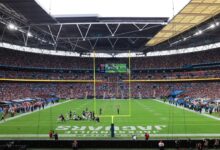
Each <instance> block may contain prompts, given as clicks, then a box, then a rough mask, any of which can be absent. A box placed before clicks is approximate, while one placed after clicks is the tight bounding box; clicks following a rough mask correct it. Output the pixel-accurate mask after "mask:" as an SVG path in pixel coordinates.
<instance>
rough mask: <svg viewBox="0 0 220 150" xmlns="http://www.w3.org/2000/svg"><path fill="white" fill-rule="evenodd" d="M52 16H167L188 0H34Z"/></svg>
mask: <svg viewBox="0 0 220 150" xmlns="http://www.w3.org/2000/svg"><path fill="white" fill-rule="evenodd" d="M35 1H36V2H37V3H38V4H39V5H40V6H41V7H42V8H43V9H44V10H45V11H46V12H47V13H48V14H50V15H52V16H54V17H86V16H97V17H168V18H169V19H172V17H173V16H174V15H176V14H177V13H178V12H179V11H180V10H181V9H182V8H183V7H184V6H186V5H187V4H188V3H189V2H190V0H35Z"/></svg>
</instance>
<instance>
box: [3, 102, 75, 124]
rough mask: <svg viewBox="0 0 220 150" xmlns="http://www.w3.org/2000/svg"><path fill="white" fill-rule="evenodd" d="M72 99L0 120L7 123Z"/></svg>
mask: <svg viewBox="0 0 220 150" xmlns="http://www.w3.org/2000/svg"><path fill="white" fill-rule="evenodd" d="M70 101H71V100H67V101H65V102H61V103H56V104H54V105H49V106H46V107H45V108H44V109H40V110H39V109H38V110H35V111H33V112H27V113H22V114H20V115H16V116H14V117H10V118H6V119H5V120H2V121H0V124H3V123H6V122H7V121H10V120H14V119H17V118H20V117H23V116H27V115H30V114H33V113H36V112H39V111H42V110H46V109H49V108H52V107H55V106H59V105H61V104H65V103H67V102H70Z"/></svg>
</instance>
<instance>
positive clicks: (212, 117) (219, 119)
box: [154, 99, 220, 121]
mask: <svg viewBox="0 0 220 150" xmlns="http://www.w3.org/2000/svg"><path fill="white" fill-rule="evenodd" d="M154 100H155V101H157V102H160V103H163V104H167V105H170V106H173V107H176V108H179V109H184V110H187V111H189V112H193V113H196V114H198V115H202V116H205V117H208V118H211V119H214V120H218V121H220V118H218V117H215V116H211V115H208V114H203V113H201V114H200V113H198V112H196V111H194V110H191V109H188V108H185V107H181V106H176V105H173V104H169V103H168V102H162V101H161V100H158V99H154Z"/></svg>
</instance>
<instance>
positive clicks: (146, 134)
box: [144, 132, 150, 141]
mask: <svg viewBox="0 0 220 150" xmlns="http://www.w3.org/2000/svg"><path fill="white" fill-rule="evenodd" d="M144 136H145V140H146V141H148V139H149V138H150V135H149V133H147V132H146V133H145V135H144Z"/></svg>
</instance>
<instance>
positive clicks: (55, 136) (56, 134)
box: [54, 133, 59, 141]
mask: <svg viewBox="0 0 220 150" xmlns="http://www.w3.org/2000/svg"><path fill="white" fill-rule="evenodd" d="M54 139H55V141H58V140H59V137H58V133H55V134H54Z"/></svg>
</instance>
